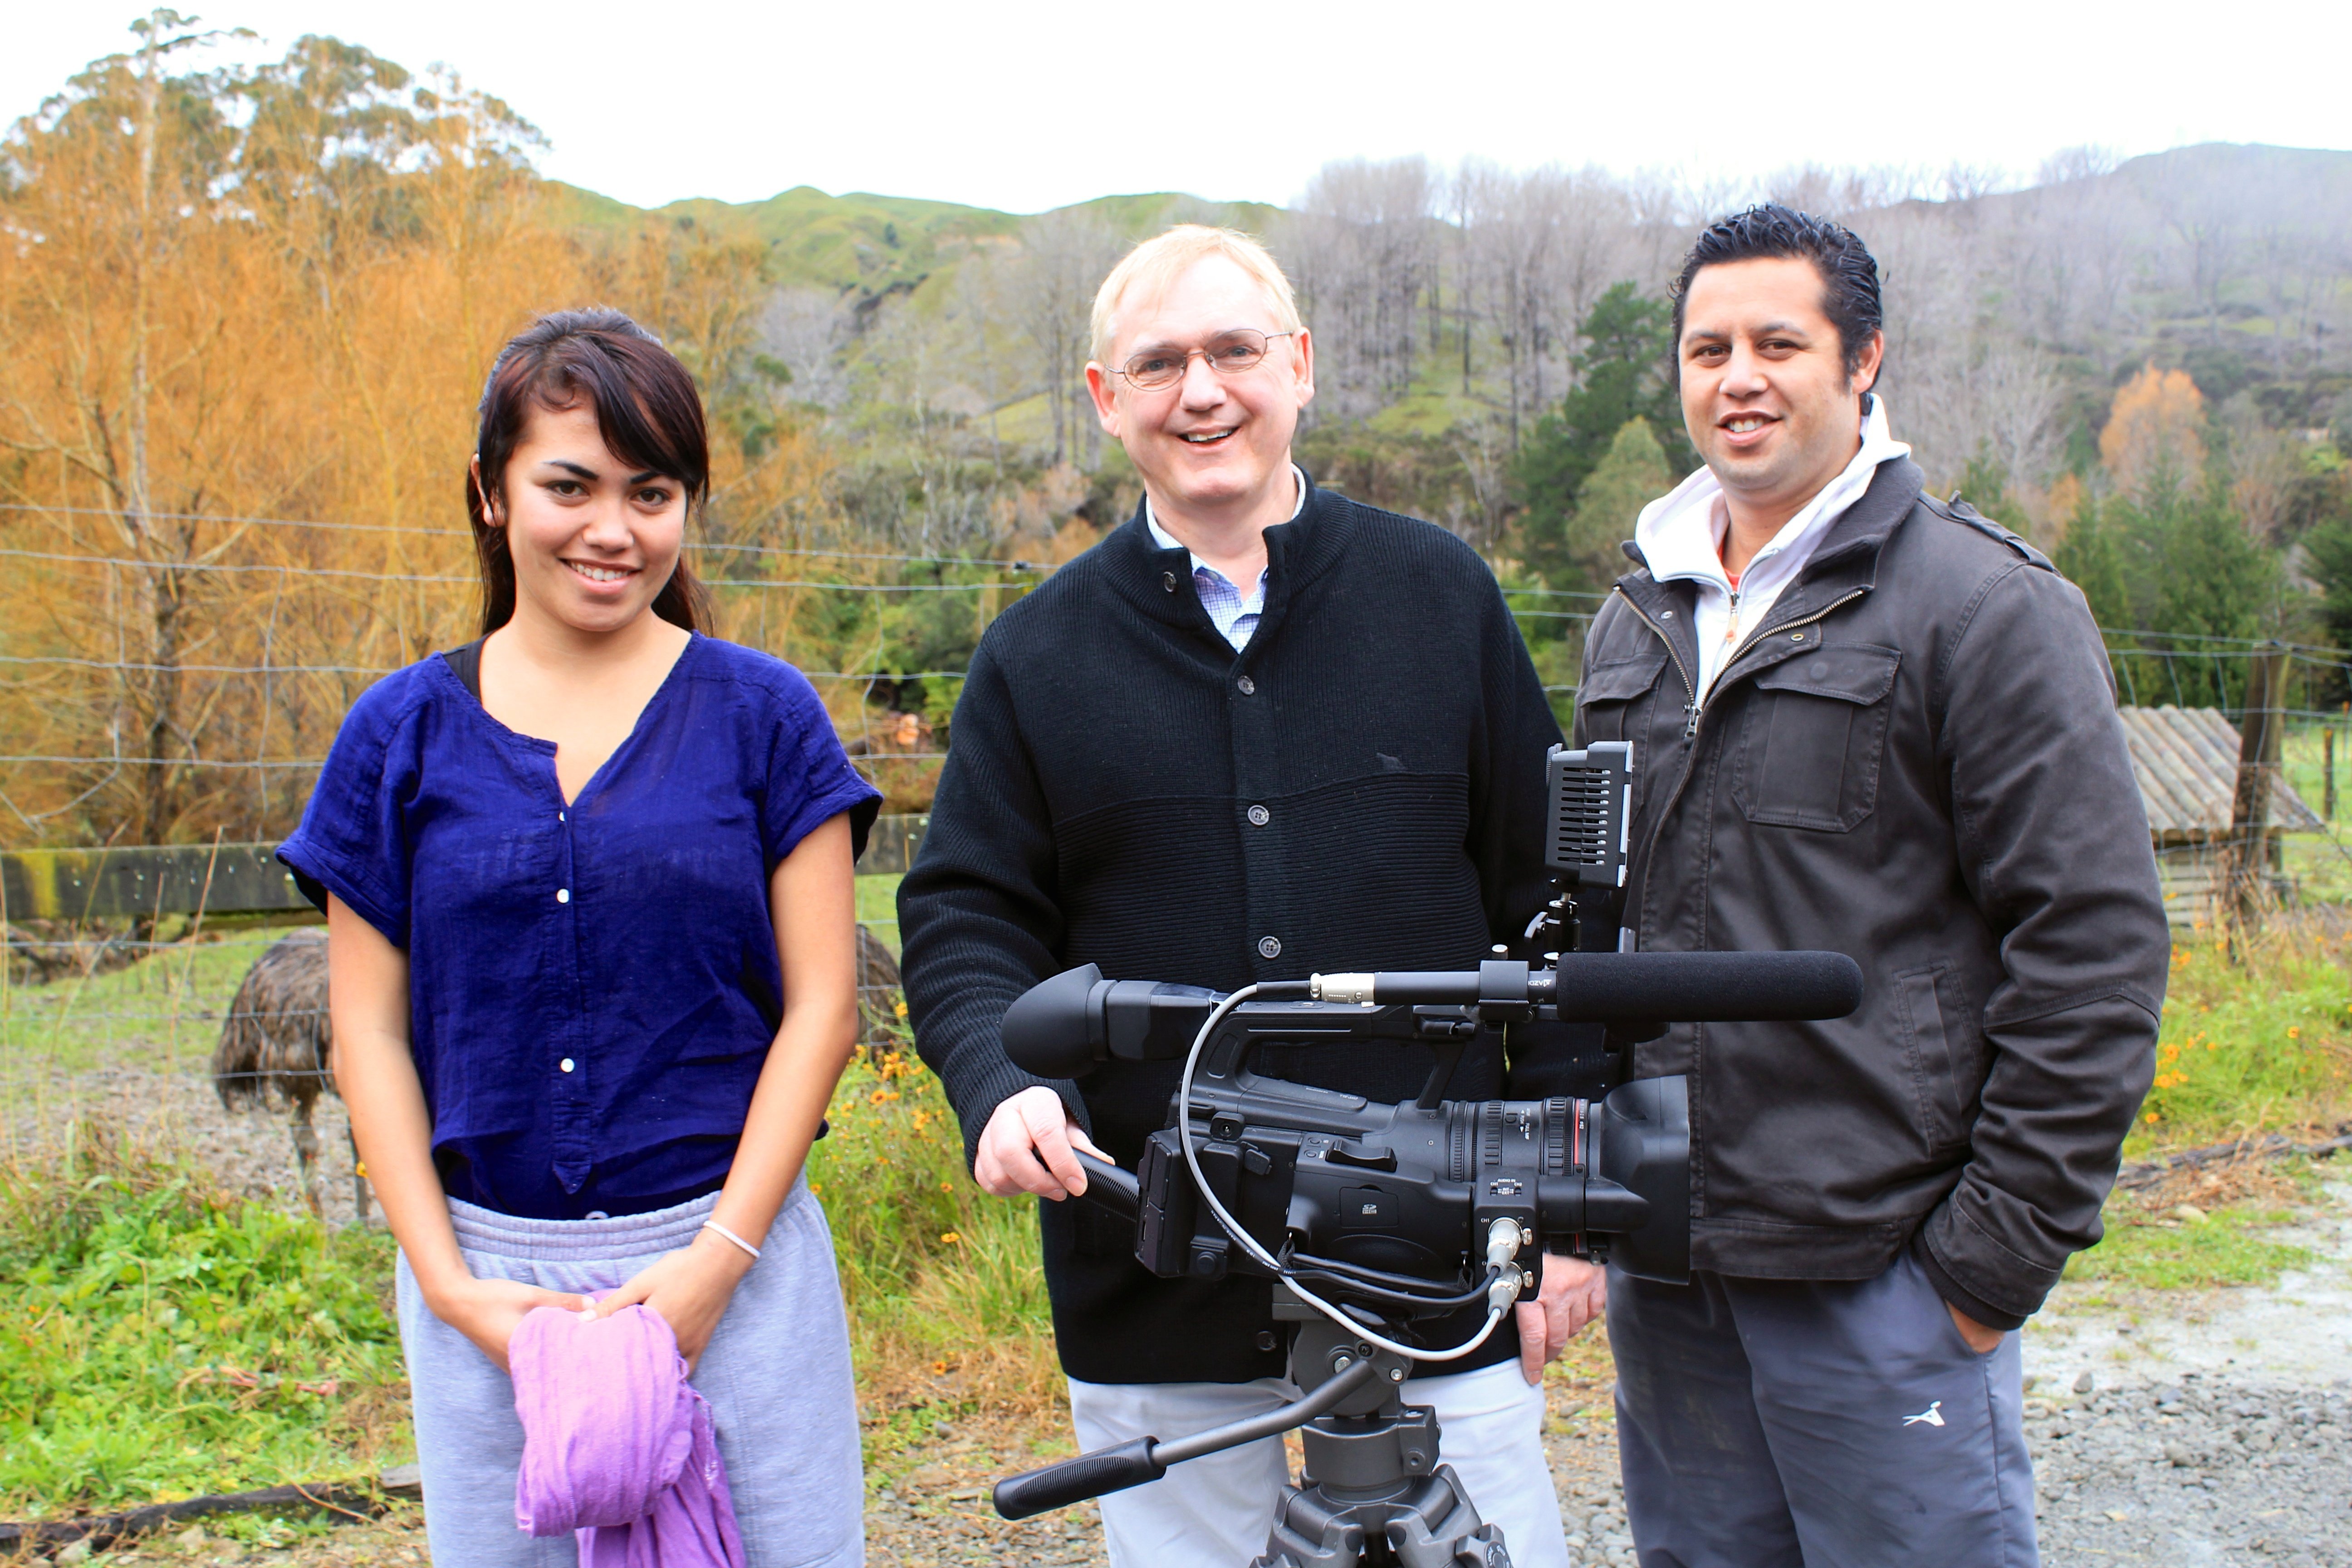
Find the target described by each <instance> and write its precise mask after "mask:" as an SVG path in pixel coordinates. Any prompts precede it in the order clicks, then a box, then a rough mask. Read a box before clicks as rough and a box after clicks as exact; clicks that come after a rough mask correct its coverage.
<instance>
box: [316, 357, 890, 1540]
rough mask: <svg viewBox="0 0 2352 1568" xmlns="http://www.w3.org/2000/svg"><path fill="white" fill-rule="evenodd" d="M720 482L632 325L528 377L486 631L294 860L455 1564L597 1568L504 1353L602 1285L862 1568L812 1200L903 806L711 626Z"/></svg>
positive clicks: (503, 482)
mask: <svg viewBox="0 0 2352 1568" xmlns="http://www.w3.org/2000/svg"><path fill="white" fill-rule="evenodd" d="M708 480H709V456H708V447H707V443H706V437H705V433H704V424H703V415H702V405H701V402H700V399H699V398H698V396H697V395H696V393H695V389H694V384H693V382H692V380H691V379H690V378H689V377H688V374H687V373H686V371H685V369H684V368H683V367H682V366H680V365H679V364H678V363H677V360H676V359H674V358H672V357H671V356H670V354H669V353H667V351H666V350H664V349H663V348H662V347H661V346H660V344H659V342H657V341H656V340H655V339H654V338H653V337H652V336H651V335H650V334H649V333H647V332H646V331H644V330H643V329H641V328H639V327H638V326H637V325H636V324H635V323H634V322H632V321H629V319H628V318H627V317H625V316H622V315H620V314H618V313H616V312H611V311H582V312H567V313H563V314H560V315H552V316H548V317H545V318H543V319H541V321H538V322H537V323H535V324H534V325H533V326H532V327H531V328H530V330H529V331H525V332H524V333H522V335H520V337H518V338H516V339H515V340H514V341H513V342H510V343H509V344H508V345H507V346H506V349H505V350H504V352H502V353H500V354H499V358H498V362H497V363H496V364H495V365H494V366H493V367H492V369H491V372H490V375H489V380H488V384H487V385H486V386H485V388H484V390H483V394H482V405H481V420H480V433H479V436H478V442H477V446H476V449H475V455H474V461H473V467H472V470H471V473H470V474H469V475H468V478H467V506H468V510H469V511H470V513H471V516H472V521H473V527H474V537H475V542H476V544H477V546H478V554H479V557H480V563H481V571H482V579H483V613H482V629H483V632H484V634H485V635H484V636H483V637H482V638H481V639H480V640H479V641H478V642H476V643H473V644H469V645H468V646H467V647H464V648H460V649H457V650H455V651H453V652H451V653H448V654H442V655H436V656H435V657H433V658H427V659H425V660H423V661H422V662H421V663H417V664H414V665H411V666H409V667H408V668H405V669H403V670H400V671H398V672H397V673H395V674H394V675H392V676H390V677H388V678H387V679H384V680H383V681H382V682H381V683H380V684H378V685H376V686H375V687H373V689H370V690H369V691H368V692H367V693H366V694H365V695H364V696H362V698H361V699H360V700H359V701H358V702H357V703H356V704H354V705H353V707H352V711H351V715H350V717H349V718H347V719H346V720H345V721H344V722H343V727H342V730H341V732H340V733H339V734H338V735H337V736H336V738H335V744H334V748H333V751H332V753H331V755H330V757H329V758H328V761H327V765H326V769H325V771H324V773H322V774H321V775H320V780H319V785H318V788H317V790H316V792H315V793H314V794H313V795H312V796H311V799H310V806H309V809H308V810H307V811H306V812H305V813H304V816H303V819H302V826H301V827H300V829H299V831H297V832H296V834H295V835H294V837H292V838H290V839H289V840H288V841H287V842H286V844H285V845H284V846H283V847H281V848H280V849H279V851H278V854H279V856H280V858H283V859H284V860H285V861H286V863H287V864H288V865H289V867H291V868H293V869H294V871H295V873H296V875H297V876H298V878H299V879H301V880H302V882H303V884H304V886H305V888H306V889H308V890H309V891H310V893H311V896H312V897H313V898H314V899H315V900H319V901H320V904H321V907H323V908H324V909H325V910H327V919H328V962H329V967H330V974H331V1014H332V1019H333V1024H334V1048H335V1073H336V1079H337V1082H338V1084H339V1085H340V1087H341V1090H342V1095H343V1099H344V1100H345V1102H346V1103H347V1104H348V1105H349V1107H350V1110H351V1117H352V1132H353V1134H354V1136H355V1138H356V1139H357V1141H358V1144H359V1151H360V1154H361V1157H362V1159H363V1160H364V1161H365V1162H366V1168H367V1172H368V1175H369V1179H370V1180H371V1181H372V1182H373V1184H374V1185H375V1189H376V1193H377V1195H378V1196H379V1198H380V1199H381V1201H382V1203H383V1211H384V1215H385V1217H386V1219H387V1220H388V1221H389V1222H390V1224H391V1226H392V1230H393V1234H394V1237H397V1238H398V1240H399V1243H400V1254H401V1258H400V1268H399V1308H400V1326H401V1338H402V1342H403V1345H404V1350H405V1352H406V1354H407V1359H408V1364H409V1377H410V1385H411V1390H412V1394H413V1397H414V1403H415V1426H416V1439H417V1449H418V1456H419V1459H420V1462H421V1463H422V1466H423V1468H424V1479H425V1522H426V1528H427V1531H428V1533H429V1536H430V1539H431V1545H432V1550H433V1555H434V1558H435V1560H436V1562H442V1563H459V1564H465V1565H466V1568H483V1565H497V1564H506V1563H514V1564H525V1563H529V1564H550V1563H572V1562H573V1561H574V1560H575V1559H574V1554H573V1547H572V1542H571V1541H570V1540H569V1539H564V1540H557V1541H534V1540H532V1539H531V1538H530V1537H528V1536H525V1535H523V1534H522V1533H521V1532H520V1531H519V1530H518V1529H517V1527H516V1524H515V1477H516V1471H517V1468H518V1464H519V1461H520V1455H521V1449H522V1431H521V1426H520V1422H519V1421H518V1418H517V1416H516V1415H515V1408H514V1396H513V1388H512V1385H511V1384H509V1381H508V1379H507V1376H506V1373H505V1367H506V1347H507V1341H508V1337H509V1335H510V1334H511V1333H512V1332H513V1331H514V1329H515V1326H516V1324H517V1323H519V1322H520V1321H521V1319H522V1316H523V1314H524V1313H526V1312H527V1311H529V1310H531V1309H532V1308H534V1307H541V1306H557V1307H563V1308H568V1309H573V1310H578V1309H581V1308H583V1307H584V1306H586V1305H587V1304H588V1303H587V1301H586V1300H585V1298H586V1295H587V1293H588V1292H592V1291H593V1292H600V1293H601V1292H610V1294H605V1295H604V1296H603V1298H602V1301H601V1304H600V1305H599V1306H598V1307H597V1310H599V1311H601V1312H605V1313H609V1312H612V1311H614V1310H618V1309H619V1308H621V1307H622V1306H625V1305H627V1304H629V1303H632V1302H643V1303H644V1304H645V1305H646V1306H647V1307H649V1308H650V1309H652V1310H654V1311H656V1312H658V1313H659V1314H660V1315H661V1317H662V1318H663V1319H664V1320H665V1321H667V1323H668V1324H669V1326H670V1327H671V1329H672V1330H673V1331H675V1332H676V1333H677V1341H678V1348H679V1351H680V1352H681V1353H683V1354H684V1355H685V1356H686V1357H687V1359H688V1362H689V1363H693V1365H694V1367H695V1373H694V1381H695V1385H696V1387H697V1388H698V1389H699V1390H700V1391H701V1393H702V1394H703V1395H704V1396H705V1397H706V1398H708V1399H709V1401H710V1404H711V1406H712V1415H713V1417H714V1420H715V1423H716V1426H717V1430H718V1436H719V1450H720V1454H721V1457H722V1458H723V1459H724V1461H725V1464H726V1467H727V1479H728V1482H729V1485H730V1489H731V1491H732V1495H733V1501H734V1507H735V1511H736V1515H737V1520H738V1523H739V1526H740V1530H741V1533H742V1537H743V1542H744V1546H745V1551H746V1552H747V1554H748V1558H749V1561H750V1563H751V1564H754V1565H758V1564H763V1563H794V1564H801V1563H824V1564H835V1563H859V1562H862V1561H863V1558H864V1543H863V1533H862V1524H861V1502H862V1496H863V1488H862V1486H861V1484H860V1479H859V1471H858V1449H857V1426H856V1410H855V1405H854V1402H853V1397H852V1391H851V1384H850V1369H849V1346H848V1336H847V1332H846V1329H845V1323H844V1319H843V1315H842V1306H841V1296H840V1289H839V1285H838V1282H837V1279H836V1278H835V1271H834V1263H833V1253H832V1246H831V1242H830V1239H829V1237H828V1236H827V1234H826V1231H825V1225H824V1214H823V1211H822V1210H821V1209H820V1207H819V1206H818V1204H817V1202H816V1200H815V1199H814V1197H812V1196H811V1195H810V1194H809V1191H808V1185H807V1183H806V1181H805V1180H804V1179H803V1171H802V1167H803V1164H804V1163H805V1161H806V1159H807V1156H808V1151H809V1146H810V1144H811V1142H813V1141H814V1139H815V1138H816V1137H817V1135H818V1132H819V1129H820V1121H821V1118H822V1117H823V1115H824V1107H825V1102H826V1100H827V1099H828V1098H829V1097H830V1096H831V1094H832V1092H833V1089H834V1085H835V1080H836V1079H838V1077H839V1076H840V1073H841V1069H842V1068H843V1066H844V1065H845V1062H846V1061H847V1059H848V1057H849V1053H850V1050H851V1048H852V1046H853V1044H854V1042H855V1040H856V1029H857V994H856V962H855V952H856V938H855V900H854V897H853V892H852V887H853V883H852V879H851V875H852V874H851V867H852V864H853V862H854V860H855V858H856V850H857V848H859V847H861V841H862V840H863V838H864V837H865V835H866V828H867V826H869V825H870V824H871V823H872V820H873V816H874V813H875V810H876V808H877V805H878V804H879V802H878V797H877V794H876V792H875V790H874V788H873V787H872V786H871V785H870V784H866V782H865V781H864V780H863V779H861V778H859V777H858V776H857V774H856V772H855V771H853V770H852V768H851V767H850V765H849V760H848V758H847V757H846V756H845V754H844V752H843V751H842V748H841V744H840V742H839V741H838V740H837V739H836V738H835V734H834V731H833V726H832V723H831V721H829V720H828V718H827V717H826V714H825V710H824V705H823V704H822V703H821V702H820V701H819V700H817V696H816V693H815V692H814V690H813V689H811V688H810V686H809V684H808V682H807V681H806V680H805V679H803V678H802V676H801V675H800V674H799V673H798V672H797V671H795V670H793V668H791V667H790V666H788V665H785V664H782V663H780V662H779V661H777V660H776V659H773V658H769V657H767V656H766V655H764V654H760V653H755V652H753V651H751V649H748V648H743V647H736V646H734V645H732V644H730V643H725V642H720V641H719V640H717V639H715V638H712V637H705V636H702V635H700V634H699V633H698V631H697V629H696V627H697V624H698V621H700V620H701V619H702V618H703V617H704V616H705V614H706V612H705V609H704V603H703V595H702V591H701V588H700V587H699V585H698V584H697V583H696V582H695V580H694V578H693V575H692V574H691V573H690V572H689V571H688V568H687V566H686V564H685V563H684V562H682V561H681V560H680V559H679V550H680V545H681V542H682V540H683V537H684V531H685V528H686V524H687V521H688V517H689V515H690V513H691V512H692V511H693V510H694V509H695V508H696V507H697V506H698V505H699V504H700V503H701V501H702V500H703V499H704V496H705V492H706V488H707V484H708Z"/></svg>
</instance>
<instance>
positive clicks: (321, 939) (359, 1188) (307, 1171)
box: [213, 924, 899, 1225]
mask: <svg viewBox="0 0 2352 1568" xmlns="http://www.w3.org/2000/svg"><path fill="white" fill-rule="evenodd" d="M898 984H899V982H898V963H897V961H896V960H894V959H892V958H891V956H890V950H889V949H888V948H887V947H885V946H883V945H882V942H881V941H880V939H878V938H877V937H876V936H875V934H874V933H873V932H872V931H868V930H866V927H865V926H864V925H863V924H860V925H859V926H858V928H857V993H858V1002H859V1004H860V1005H859V1008H858V1011H859V1013H860V1015H861V1019H860V1024H861V1026H860V1028H859V1030H858V1034H859V1037H860V1043H861V1044H863V1045H865V1046H866V1047H869V1048H871V1047H874V1046H876V1045H877V1044H880V1043H882V1042H884V1041H886V1040H887V1039H888V1038H889V1037H890V1032H891V1029H892V1027H893V1026H895V1025H896V1024H897V1023H898V1017H897V1008H896V1005H895V1004H896V1002H897V993H898ZM334 1038H335V1036H334V1026H333V1025H332V1024H331V1022H330V1020H329V1019H328V1016H327V933H326V932H325V931H323V930H321V929H320V928H319V927H317V926H303V927H299V928H298V929H297V930H294V931H289V932H288V933H287V934H286V935H284V936H282V937H280V938H278V940H277V941H276V942H272V943H270V944H269V946H268V948H267V949H266V950H264V951H263V952H262V954H261V956H260V957H259V958H257V959H256V960H254V963H253V967H252V968H251V969H249V970H247V972H246V975H245V980H244V983H243V984H240V985H238V986H237V988H236V999H235V1000H234V1001H232V1002H231V1003H230V1004H229V1007H228V1016H227V1017H226V1018H225V1019H224V1020H222V1022H221V1033H220V1044H218V1045H217V1046H215V1047H213V1089H214V1090H215V1092H216V1093H218V1094H219V1096H220V1099H221V1103H222V1104H223V1105H225V1106H226V1107H227V1108H228V1109H229V1110H241V1109H244V1108H246V1107H248V1106H250V1107H256V1108H259V1107H271V1108H281V1107H282V1108H283V1109H284V1110H286V1111H287V1113H288V1121H289V1122H290V1123H291V1126H292V1130H293V1133H294V1159H295V1163H297V1164H298V1165H299V1167H300V1168H301V1173H302V1177H301V1179H302V1201H303V1202H304V1203H306V1204H308V1205H310V1212H311V1213H312V1214H318V1213H320V1211H321V1208H322V1206H323V1205H324V1203H325V1199H326V1184H325V1181H324V1179H323V1178H322V1177H321V1176H320V1174H319V1132H318V1129H317V1128H316V1127H314V1126H313V1125H312V1124H311V1116H312V1112H313V1110H315V1109H316V1107H317V1105H318V1103H319V1096H320V1094H321V1093H325V1094H335V1093H337V1090H336V1089H335V1073H334ZM352 1163H353V1165H354V1167H356V1166H357V1164H358V1151H357V1150H356V1149H354V1150H353V1152H352ZM352 1213H353V1215H356V1216H357V1217H358V1219H359V1221H360V1223H361V1224H362V1225H364V1224H366V1223H367V1215H368V1187H367V1178H366V1177H365V1176H364V1175H363V1174H360V1173H356V1171H355V1173H354V1174H353V1175H352Z"/></svg>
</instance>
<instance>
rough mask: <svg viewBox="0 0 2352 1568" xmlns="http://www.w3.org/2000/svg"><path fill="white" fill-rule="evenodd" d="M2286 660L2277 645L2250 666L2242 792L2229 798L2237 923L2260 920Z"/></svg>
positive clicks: (2242, 730)
mask: <svg viewBox="0 0 2352 1568" xmlns="http://www.w3.org/2000/svg"><path fill="white" fill-rule="evenodd" d="M2285 697H2286V659H2285V658H2284V654H2283V653H2282V652H2281V651H2280V650H2279V649H2278V647H2277V646H2276V645H2275V644H2273V645H2272V647H2270V649H2268V650H2267V651H2264V652H2263V653H2258V654H2256V655H2254V656H2253V658H2251V659H2250V660H2248V661H2247V666H2246V714H2245V721H2244V722H2243V723H2242V724H2241V725H2240V726H2239V729H2238V779H2237V788H2236V789H2235V791H2233V792H2232V794H2231V799H2230V903H2231V908H2232V909H2234V910H2236V912H2237V916H2238V919H2239V920H2240V921H2242V922H2243V923H2248V924H2251V923H2252V922H2253V921H2256V920H2258V919H2259V918H2260V917H2261V912H2262V901H2263V876H2264V873H2265V872H2266V871H2267V870H2268V869H2269V864H2270V854H2269V848H2270V846H2269V838H2270V816H2271V781H2272V780H2273V779H2275V778H2276V777H2278V773H2279V752H2280V742H2281V741H2282V740H2283V739H2284V734H2285V730H2286V715H2285V713H2284V711H2283V710H2284V706H2285Z"/></svg>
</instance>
